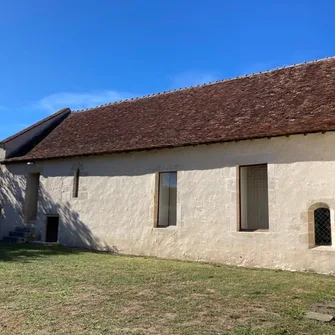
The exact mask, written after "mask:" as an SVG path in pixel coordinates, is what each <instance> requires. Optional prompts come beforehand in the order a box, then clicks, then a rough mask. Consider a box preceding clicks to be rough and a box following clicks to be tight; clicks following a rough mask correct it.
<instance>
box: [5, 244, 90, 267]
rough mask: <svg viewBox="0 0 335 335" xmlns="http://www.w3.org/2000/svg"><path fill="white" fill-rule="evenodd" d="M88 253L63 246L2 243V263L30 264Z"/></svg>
mask: <svg viewBox="0 0 335 335" xmlns="http://www.w3.org/2000/svg"><path fill="white" fill-rule="evenodd" d="M83 252H88V250H84V249H76V248H67V247H62V246H58V245H55V246H46V245H39V244H27V243H25V244H23V243H22V244H16V243H8V244H7V243H0V262H13V261H16V262H24V263H25V262H29V261H31V260H35V259H39V258H44V257H49V256H57V255H68V254H72V255H73V254H78V253H83Z"/></svg>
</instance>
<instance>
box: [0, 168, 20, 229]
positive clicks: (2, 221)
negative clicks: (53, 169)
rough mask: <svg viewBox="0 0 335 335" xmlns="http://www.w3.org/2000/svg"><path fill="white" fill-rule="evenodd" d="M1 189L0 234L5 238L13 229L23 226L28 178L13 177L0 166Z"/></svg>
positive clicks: (18, 175)
mask: <svg viewBox="0 0 335 335" xmlns="http://www.w3.org/2000/svg"><path fill="white" fill-rule="evenodd" d="M16 170H18V169H17V168H16ZM17 172H19V171H17ZM0 187H1V188H0V206H1V214H0V225H1V226H0V233H1V235H2V236H5V235H7V234H8V233H9V232H10V231H11V230H13V227H16V226H20V225H22V222H23V204H24V196H25V187H26V177H25V175H24V174H17V175H15V176H13V175H12V174H11V173H10V172H9V171H8V170H7V169H6V168H5V167H4V166H0Z"/></svg>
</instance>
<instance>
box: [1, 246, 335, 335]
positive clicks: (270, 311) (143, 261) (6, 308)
mask: <svg viewBox="0 0 335 335" xmlns="http://www.w3.org/2000/svg"><path fill="white" fill-rule="evenodd" d="M333 299H335V278H334V277H327V276H322V275H315V274H302V273H290V272H281V271H268V270H251V269H243V268H235V267H229V266H224V265H222V266H216V265H208V264H198V263H191V262H177V261H168V260H159V259H154V258H140V257H126V256H117V255H111V254H102V253H93V252H85V251H81V250H76V249H67V248H62V247H44V246H37V245H5V244H0V334H1V335H6V334H11V335H12V334H34V335H35V334H146V335H147V334H149V335H150V334H192V335H193V334H212V335H214V334H236V335H246V334H251V335H255V334H271V335H274V334H278V335H279V334H294V335H296V334H324V335H325V334H335V325H333V324H323V323H318V322H317V321H309V320H305V319H303V318H302V316H303V313H304V312H305V311H306V310H308V309H309V308H310V306H311V305H313V304H315V303H322V302H323V301H331V300H333ZM333 303H334V304H335V302H333Z"/></svg>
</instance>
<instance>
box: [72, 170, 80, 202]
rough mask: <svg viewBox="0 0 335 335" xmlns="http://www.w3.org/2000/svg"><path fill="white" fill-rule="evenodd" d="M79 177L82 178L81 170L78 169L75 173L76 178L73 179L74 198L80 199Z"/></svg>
mask: <svg viewBox="0 0 335 335" xmlns="http://www.w3.org/2000/svg"><path fill="white" fill-rule="evenodd" d="M79 177H80V170H79V169H76V170H75V171H74V177H73V198H78V193H79Z"/></svg>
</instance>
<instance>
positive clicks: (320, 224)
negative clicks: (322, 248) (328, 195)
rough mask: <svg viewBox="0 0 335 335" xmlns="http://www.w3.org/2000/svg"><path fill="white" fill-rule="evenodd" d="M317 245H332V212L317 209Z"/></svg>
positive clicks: (315, 212) (325, 209) (315, 219)
mask: <svg viewBox="0 0 335 335" xmlns="http://www.w3.org/2000/svg"><path fill="white" fill-rule="evenodd" d="M314 229H315V245H331V244H332V234H331V225H330V210H329V209H328V208H317V209H316V210H315V211H314Z"/></svg>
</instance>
